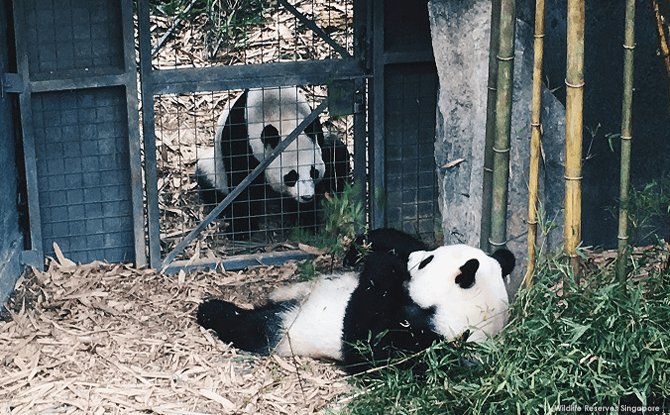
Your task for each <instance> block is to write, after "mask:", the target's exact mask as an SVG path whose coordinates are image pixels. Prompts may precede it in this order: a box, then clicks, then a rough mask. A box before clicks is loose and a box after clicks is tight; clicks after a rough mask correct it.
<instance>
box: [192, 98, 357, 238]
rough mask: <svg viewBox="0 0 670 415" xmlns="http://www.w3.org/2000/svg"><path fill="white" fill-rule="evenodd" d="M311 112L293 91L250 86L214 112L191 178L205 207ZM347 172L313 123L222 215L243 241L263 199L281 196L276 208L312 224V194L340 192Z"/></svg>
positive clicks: (340, 153)
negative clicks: (208, 139) (209, 141)
mask: <svg viewBox="0 0 670 415" xmlns="http://www.w3.org/2000/svg"><path fill="white" fill-rule="evenodd" d="M311 112H312V109H311V108H310V106H309V104H308V103H307V100H306V99H305V97H304V96H303V95H302V93H301V92H300V90H299V89H298V88H297V87H295V86H291V87H277V88H266V89H250V90H246V91H244V92H243V93H242V95H240V96H239V97H238V98H237V99H236V100H235V103H234V104H233V106H232V107H231V108H230V109H229V110H227V111H224V113H223V114H221V116H220V118H219V121H218V123H217V129H216V134H215V137H214V147H213V148H211V149H208V150H205V151H204V152H203V153H202V154H201V156H200V157H199V159H198V162H197V164H196V172H195V178H196V181H197V183H198V186H199V188H200V197H201V199H202V201H203V203H205V204H206V205H209V206H214V205H216V204H218V203H219V202H221V201H222V200H223V199H224V198H225V197H226V196H227V195H228V194H229V193H230V192H231V191H232V190H233V189H234V188H235V187H236V186H237V185H239V184H240V183H241V182H242V181H243V180H244V179H245V178H246V177H247V176H248V175H249V173H250V172H251V171H252V170H253V169H254V168H256V167H257V166H258V165H259V164H260V163H261V162H262V161H263V160H264V159H265V157H267V156H268V155H269V154H270V153H272V151H274V149H275V148H277V146H278V145H279V143H280V142H281V141H282V140H284V139H285V138H286V137H287V136H288V135H289V134H290V133H291V132H292V131H293V130H294V129H295V128H296V127H297V126H298V124H300V123H301V122H302V120H303V119H305V117H307V116H308V115H309V114H310V113H311ZM349 173H350V164H349V152H348V150H347V147H346V145H344V144H343V143H342V142H341V141H340V140H338V139H337V138H335V137H332V136H324V133H323V126H322V125H321V123H320V122H319V119H318V118H317V119H316V120H314V121H313V122H312V123H311V124H309V125H308V126H307V128H305V130H304V131H303V132H302V133H300V134H299V135H298V137H297V138H296V139H295V141H293V142H292V143H291V144H290V145H289V146H288V147H287V148H286V149H285V150H284V151H283V152H282V153H281V155H279V157H277V158H276V159H275V160H274V161H273V162H272V163H270V165H269V166H268V167H267V168H266V169H265V172H264V174H261V175H259V176H258V177H257V178H256V179H255V180H254V181H253V182H252V183H251V184H250V185H249V186H248V187H247V188H246V189H245V190H243V191H242V193H241V194H240V195H239V196H238V197H237V198H236V199H235V201H234V202H233V203H232V204H231V205H229V207H228V208H227V209H226V210H225V211H224V214H225V216H226V217H227V218H228V220H229V221H230V223H231V226H230V229H229V231H230V233H231V234H232V235H233V236H235V235H237V236H242V237H246V236H248V233H249V231H250V230H254V229H257V228H258V218H259V217H261V216H262V215H263V214H264V213H265V201H266V200H268V199H272V198H274V199H278V198H280V197H282V198H283V199H284V202H283V203H282V206H283V209H284V210H286V211H288V212H289V213H301V215H300V216H301V218H302V223H301V224H302V225H303V226H311V227H312V228H316V227H315V223H316V211H317V208H318V196H319V195H323V194H324V193H325V192H341V191H342V190H343V188H344V183H345V182H347V181H348V179H349Z"/></svg>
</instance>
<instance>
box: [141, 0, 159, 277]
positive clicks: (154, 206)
mask: <svg viewBox="0 0 670 415" xmlns="http://www.w3.org/2000/svg"><path fill="white" fill-rule="evenodd" d="M137 15H138V27H139V30H138V35H139V53H140V80H141V85H142V87H141V92H142V132H143V134H144V174H145V186H146V196H147V202H146V203H147V230H148V233H149V264H150V266H151V267H153V268H158V266H159V265H160V261H161V246H160V242H161V241H160V238H161V236H160V211H159V209H158V170H157V162H156V125H155V114H154V88H153V87H154V77H153V74H154V72H153V69H152V67H151V53H152V52H151V27H150V21H149V0H139V1H138V3H137Z"/></svg>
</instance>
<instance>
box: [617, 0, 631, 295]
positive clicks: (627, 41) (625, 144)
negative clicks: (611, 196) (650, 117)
mask: <svg viewBox="0 0 670 415" xmlns="http://www.w3.org/2000/svg"><path fill="white" fill-rule="evenodd" d="M634 52H635V0H626V23H625V28H624V45H623V99H622V104H621V171H620V173H621V176H620V185H619V186H620V188H619V192H620V193H619V235H618V240H619V246H618V253H617V269H616V272H617V278H618V279H619V281H620V282H624V281H625V280H626V274H627V272H626V271H627V269H626V268H627V267H626V260H627V257H628V252H629V245H628V208H629V203H630V196H629V194H628V191H629V189H630V153H631V146H632V145H631V144H632V143H631V140H632V138H633V79H634V77H633V72H634V65H633V64H634V61H635V60H634Z"/></svg>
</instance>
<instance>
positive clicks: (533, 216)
mask: <svg viewBox="0 0 670 415" xmlns="http://www.w3.org/2000/svg"><path fill="white" fill-rule="evenodd" d="M533 46H534V50H533V53H534V55H533V56H534V57H533V103H532V109H531V115H530V128H531V130H530V173H529V175H528V268H527V269H526V275H525V276H524V278H523V282H524V284H525V285H526V287H530V286H531V284H532V277H533V270H534V269H535V261H536V259H537V258H536V255H537V253H536V247H535V244H536V240H537V189H538V177H539V174H540V146H541V144H542V142H541V140H542V129H541V124H540V122H541V119H540V114H541V110H542V60H543V55H544V0H536V1H535V43H534V45H533Z"/></svg>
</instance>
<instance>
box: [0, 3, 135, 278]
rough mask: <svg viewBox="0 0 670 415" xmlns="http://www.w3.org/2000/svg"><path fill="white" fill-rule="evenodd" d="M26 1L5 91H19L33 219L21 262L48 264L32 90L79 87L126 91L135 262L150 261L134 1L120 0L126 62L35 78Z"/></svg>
mask: <svg viewBox="0 0 670 415" xmlns="http://www.w3.org/2000/svg"><path fill="white" fill-rule="evenodd" d="M25 5H26V4H25V2H24V1H14V2H13V8H14V32H15V33H16V36H15V38H16V55H17V61H18V62H17V68H18V73H17V74H5V82H6V85H5V91H6V92H13V93H18V94H19V104H20V112H21V130H22V135H23V146H24V157H25V174H26V187H27V196H28V210H29V212H28V214H29V218H30V219H29V220H30V230H29V232H30V241H31V249H29V250H27V251H24V252H23V255H22V262H23V263H24V265H32V266H35V267H36V268H38V269H43V268H44V259H43V258H44V246H43V240H42V220H41V214H40V201H39V187H38V175H37V166H36V159H35V132H34V129H33V119H32V94H34V93H43V92H52V91H67V90H81V89H96V88H108V87H123V88H124V89H125V96H126V111H127V117H128V144H129V147H128V148H129V154H128V157H129V162H130V165H129V171H130V177H131V183H130V187H131V203H132V210H133V212H132V216H133V234H134V253H135V258H134V261H135V264H136V266H138V267H141V266H144V265H146V263H147V256H146V243H145V233H144V205H143V190H142V169H141V160H140V132H139V113H138V106H137V104H138V101H137V96H138V94H137V66H136V61H135V37H134V27H133V26H134V23H133V1H132V0H121V2H120V5H119V7H120V9H121V10H120V11H121V22H120V24H121V32H122V37H123V39H122V43H123V59H124V64H123V68H122V70H121V71H119V70H118V69H116V70H114V69H111V70H106V71H92V72H95V73H93V74H87V73H86V71H76V73H72V74H70V76H69V77H64V78H60V79H49V80H39V79H38V80H35V79H32V78H31V73H30V68H29V60H28V52H27V51H28V44H27V36H26V35H25V33H26V32H25V31H26V29H27V23H26V20H25V19H26V13H27V12H28V10H26V8H25Z"/></svg>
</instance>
